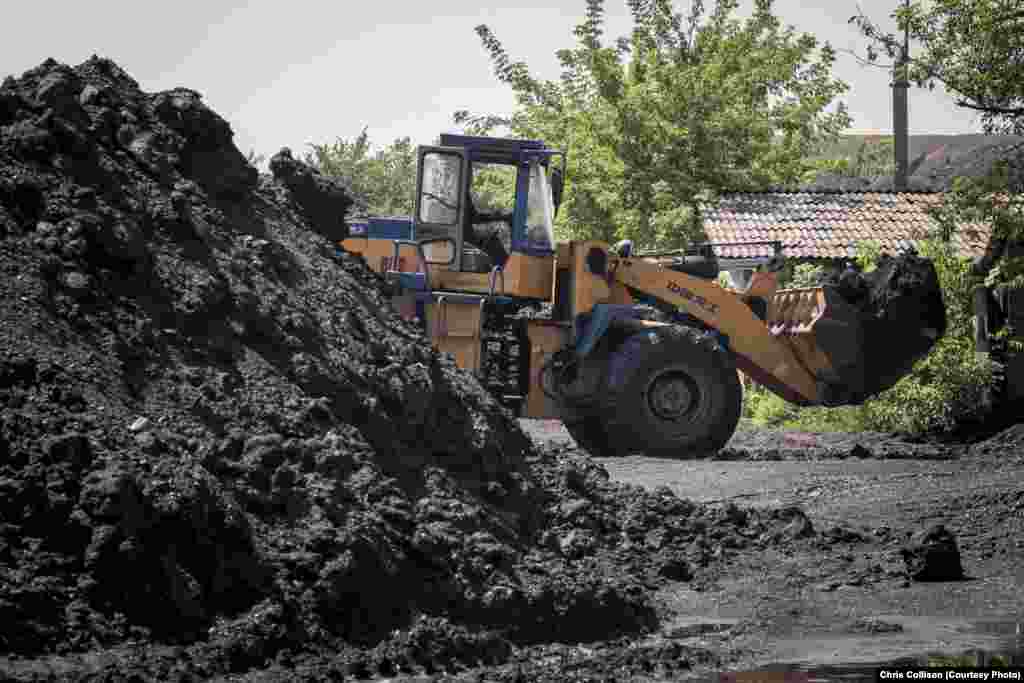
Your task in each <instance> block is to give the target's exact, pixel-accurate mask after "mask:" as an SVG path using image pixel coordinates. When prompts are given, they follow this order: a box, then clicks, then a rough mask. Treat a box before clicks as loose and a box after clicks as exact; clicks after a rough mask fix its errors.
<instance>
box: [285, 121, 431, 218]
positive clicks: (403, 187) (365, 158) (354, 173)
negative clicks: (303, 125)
mask: <svg viewBox="0 0 1024 683" xmlns="http://www.w3.org/2000/svg"><path fill="white" fill-rule="evenodd" d="M310 147H311V149H312V152H311V153H307V154H306V158H305V161H306V163H309V164H311V165H313V166H315V167H316V168H317V169H318V170H319V171H320V172H321V173H323V174H325V175H330V176H334V177H338V178H341V179H342V180H343V181H344V182H345V183H346V185H348V187H349V189H350V190H351V191H352V194H353V195H354V196H355V199H356V203H357V205H358V206H359V207H360V208H361V209H362V210H363V211H365V212H367V213H369V214H373V215H382V216H388V215H408V214H411V213H412V199H413V192H414V189H415V188H414V185H415V183H416V148H415V146H413V144H412V140H411V139H409V138H408V137H404V138H397V139H396V140H395V141H394V142H392V143H391V144H390V145H388V146H387V147H385V148H383V149H381V150H378V151H376V152H373V151H372V150H371V145H370V137H369V134H368V132H367V129H366V128H363V130H362V132H360V134H359V135H358V136H356V137H355V138H354V139H352V140H348V139H345V138H338V139H337V140H335V142H334V143H333V144H322V145H310Z"/></svg>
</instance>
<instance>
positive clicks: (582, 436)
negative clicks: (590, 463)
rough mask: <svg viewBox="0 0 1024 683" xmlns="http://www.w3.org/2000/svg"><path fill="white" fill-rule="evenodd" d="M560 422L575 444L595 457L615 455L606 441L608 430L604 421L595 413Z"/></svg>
mask: <svg viewBox="0 0 1024 683" xmlns="http://www.w3.org/2000/svg"><path fill="white" fill-rule="evenodd" d="M562 424H564V425H565V430H566V431H567V432H569V436H571V437H572V438H573V440H574V441H575V442H576V445H577V446H578V447H580V448H582V449H583V450H585V451H587V452H588V453H590V454H591V455H592V456H594V457H595V458H605V457H611V456H614V455H615V452H613V451H612V450H610V446H609V443H608V430H607V429H605V422H604V420H603V419H601V418H600V417H597V416H595V415H586V416H583V417H578V418H575V419H572V420H566V421H565V422H563V423H562Z"/></svg>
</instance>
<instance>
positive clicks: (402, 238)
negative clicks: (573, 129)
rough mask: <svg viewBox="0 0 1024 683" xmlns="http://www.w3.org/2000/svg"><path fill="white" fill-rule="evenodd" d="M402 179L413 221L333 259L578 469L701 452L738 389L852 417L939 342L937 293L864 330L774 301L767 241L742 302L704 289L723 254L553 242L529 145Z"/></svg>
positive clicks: (805, 296) (811, 304) (557, 192)
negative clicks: (753, 385) (601, 460)
mask: <svg viewBox="0 0 1024 683" xmlns="http://www.w3.org/2000/svg"><path fill="white" fill-rule="evenodd" d="M417 163H418V167H417V181H416V182H417V185H416V194H415V201H414V212H413V216H412V217H410V218H383V217H376V218H370V219H369V220H368V221H367V222H366V223H364V224H363V225H361V226H359V227H361V228H362V229H361V230H360V231H359V232H361V234H359V235H353V236H350V237H349V238H348V239H346V240H344V241H343V242H342V243H341V248H343V249H344V250H346V251H348V252H354V253H359V254H362V255H363V256H364V258H365V259H366V260H367V262H368V263H369V265H370V266H371V267H372V268H373V269H375V270H377V271H378V272H380V273H381V274H382V275H383V276H384V277H385V279H386V282H387V283H389V286H390V291H391V296H392V303H393V304H394V305H395V306H396V308H397V309H398V310H399V311H400V312H401V313H402V315H403V316H405V317H407V318H409V319H416V320H418V321H420V324H422V325H423V327H424V328H425V331H426V333H427V335H428V336H429V338H430V340H431V342H432V343H433V345H434V346H435V347H436V348H437V349H438V350H439V351H442V352H447V353H450V354H452V355H453V356H454V358H455V361H456V362H457V364H458V365H459V366H460V367H462V368H464V369H467V370H470V371H472V372H474V373H477V375H479V376H480V378H481V380H482V381H483V382H484V384H485V385H486V386H487V387H488V388H489V389H490V390H491V391H492V392H493V393H494V395H495V396H496V397H498V399H499V400H501V401H502V402H503V403H505V404H506V405H507V406H509V407H510V408H511V409H512V410H514V411H515V412H516V413H517V414H518V415H519V416H521V417H526V418H541V419H559V420H561V421H562V422H563V423H564V424H565V426H566V427H567V429H568V431H569V433H570V434H571V435H572V436H573V438H574V439H575V440H576V441H577V443H578V444H579V445H580V446H582V447H583V448H585V449H587V450H589V451H590V452H591V453H592V454H594V455H600V456H611V455H621V454H627V453H644V454H647V455H651V456H658V457H671V458H689V457H700V456H701V455H705V454H708V453H710V452H714V451H715V450H717V449H719V448H721V447H722V446H723V445H724V444H725V443H726V442H727V441H728V440H729V439H730V437H731V436H732V434H733V432H734V431H735V429H736V426H737V424H738V421H739V418H740V412H741V403H742V386H741V378H740V374H739V373H743V374H744V375H746V376H747V377H749V378H751V379H752V380H754V381H755V382H757V383H758V384H760V385H762V386H764V387H767V388H768V389H769V390H771V391H772V392H774V393H776V394H777V395H779V396H781V397H782V398H784V399H785V400H787V401H789V402H791V403H793V404H796V405H800V406H813V405H826V406H838V405H850V404H857V403H861V402H863V401H864V400H866V399H867V398H868V397H870V396H872V395H874V394H877V393H878V392H880V391H882V390H884V389H886V388H888V387H889V386H892V385H893V384H895V382H896V381H897V380H898V379H899V378H900V377H902V376H903V375H905V374H906V373H907V372H909V371H910V369H911V367H912V366H913V364H914V362H915V361H917V360H918V359H920V358H921V357H923V356H924V355H925V354H927V353H928V351H929V350H930V349H931V348H932V346H933V345H934V343H935V342H936V340H937V339H938V338H939V337H940V336H941V335H942V334H943V333H944V331H945V325H946V321H945V308H944V306H943V305H942V301H941V293H940V292H939V291H938V287H937V280H935V282H936V285H935V286H934V287H933V288H932V289H933V290H934V291H932V292H930V294H929V296H926V297H923V298H922V297H921V296H917V295H916V294H915V295H913V296H907V297H904V298H903V299H904V300H901V301H898V302H895V303H894V304H893V306H891V307H890V308H892V310H893V311H896V313H895V314H893V315H889V316H888V318H887V317H886V316H885V315H883V316H881V317H879V316H875V317H871V316H868V315H866V314H865V313H864V311H862V310H861V309H859V308H858V307H857V306H856V305H855V302H851V301H850V300H848V298H844V295H843V293H842V291H841V288H840V287H837V286H829V285H824V286H819V287H813V288H800V289H790V290H778V286H777V272H778V270H779V269H780V267H781V265H782V257H781V245H779V244H777V243H773V246H774V247H775V249H774V253H775V255H774V256H772V257H766V258H762V259H759V260H758V262H757V263H756V264H755V265H756V266H757V271H756V272H755V273H754V275H753V277H752V279H751V281H750V282H749V284H748V285H747V286H746V287H744V288H742V289H737V288H731V287H724V286H722V285H720V284H719V282H718V276H719V267H718V261H717V259H716V255H715V249H716V248H717V247H719V246H721V245H716V244H711V243H705V244H698V245H694V246H693V247H691V248H689V249H687V250H684V251H683V252H682V253H672V254H646V255H641V254H638V253H635V250H634V248H633V245H632V243H630V242H628V241H625V242H620V243H618V244H616V245H610V244H608V243H605V242H601V241H596V240H580V241H569V242H561V243H557V242H556V241H555V237H554V232H553V222H554V217H555V213H556V211H557V209H558V205H559V203H560V201H561V195H562V189H563V187H564V182H565V153H564V152H562V151H559V150H552V149H548V148H547V147H546V146H545V145H544V143H543V142H541V141H537V140H520V139H507V138H489V137H476V136H463V135H442V136H441V138H440V144H439V145H434V146H424V147H420V148H419V149H418V161H417ZM495 169H498V170H500V171H501V172H502V173H504V176H503V177H505V178H507V179H508V180H509V183H510V184H512V185H513V188H512V190H514V191H512V190H510V192H509V193H508V194H507V195H506V201H507V203H508V204H510V206H508V207H507V210H506V211H504V212H502V211H499V212H497V213H491V214H486V213H483V212H481V211H480V209H479V208H478V206H477V203H478V202H479V201H480V197H479V196H478V192H477V190H476V188H475V187H474V178H475V177H476V178H479V177H481V176H482V175H485V174H487V173H491V174H492V176H491V177H492V178H493V177H494V175H493V174H494V172H495ZM496 225H497V227H495V226H496ZM928 267H929V268H931V266H930V264H928ZM932 276H934V269H932ZM933 280H934V277H933ZM936 297H938V299H937V303H936ZM894 315H895V318H894V317H893V316H894Z"/></svg>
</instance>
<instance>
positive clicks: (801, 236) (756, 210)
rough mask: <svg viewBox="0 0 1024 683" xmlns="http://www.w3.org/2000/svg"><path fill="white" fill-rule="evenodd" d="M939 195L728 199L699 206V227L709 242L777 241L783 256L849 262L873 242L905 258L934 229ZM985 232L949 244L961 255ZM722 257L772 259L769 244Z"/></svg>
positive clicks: (977, 250)
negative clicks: (860, 248)
mask: <svg viewBox="0 0 1024 683" xmlns="http://www.w3.org/2000/svg"><path fill="white" fill-rule="evenodd" d="M941 197H942V195H941V193H918V192H914V193H911V192H900V193H896V192H850V193H834V192H832V193H825V192H764V193H730V194H725V195H722V196H721V197H720V198H719V200H718V202H717V203H715V204H711V205H708V206H705V207H704V229H705V232H706V233H707V236H708V239H710V240H711V241H712V242H726V243H735V242H745V241H770V240H779V241H781V242H782V243H783V253H784V254H786V255H788V256H795V257H800V258H846V257H851V256H855V255H856V244H857V242H859V241H862V240H869V239H871V240H875V241H877V242H879V243H881V244H882V246H883V248H884V249H888V250H890V251H897V252H902V251H906V250H907V249H909V248H911V247H912V246H913V244H914V241H915V240H918V239H921V238H922V237H923V236H925V235H927V234H928V233H931V232H934V231H936V230H937V229H938V225H937V223H935V221H934V220H933V219H932V218H931V217H930V216H929V215H928V213H927V211H928V209H929V208H930V207H931V206H934V205H935V204H937V203H938V202H939V201H940V200H941ZM988 234H989V229H988V227H987V226H986V225H983V224H978V223H970V224H965V225H964V226H963V229H962V230H960V231H958V233H957V235H956V236H955V237H954V243H955V244H956V245H957V247H958V249H959V250H960V252H961V253H962V254H964V255H965V256H971V257H973V256H977V255H979V254H981V253H982V252H983V251H984V248H985V244H986V242H987V239H988ZM716 252H717V253H718V255H719V257H721V258H723V259H728V258H745V257H746V258H749V257H751V256H767V255H770V254H771V247H770V246H763V247H762V246H758V247H753V246H740V245H729V246H721V247H717V248H716Z"/></svg>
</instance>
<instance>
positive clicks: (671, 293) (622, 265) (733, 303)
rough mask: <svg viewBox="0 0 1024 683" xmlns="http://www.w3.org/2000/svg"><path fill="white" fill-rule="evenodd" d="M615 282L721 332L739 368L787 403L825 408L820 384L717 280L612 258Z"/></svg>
mask: <svg viewBox="0 0 1024 683" xmlns="http://www.w3.org/2000/svg"><path fill="white" fill-rule="evenodd" d="M609 256H611V255H609ZM609 279H610V280H611V281H612V282H618V283H620V284H622V285H624V286H626V287H628V288H630V289H633V290H636V291H638V292H642V293H643V294H645V295H648V296H653V297H655V298H657V299H660V300H662V301H664V302H666V303H668V304H671V305H672V306H675V307H676V308H678V309H679V310H681V311H685V312H686V313H689V314H690V315H692V316H693V317H695V318H697V319H699V320H701V321H702V322H704V323H705V324H706V325H708V327H710V328H713V329H715V330H718V331H719V332H720V333H721V334H723V335H725V336H726V337H728V342H729V343H728V345H729V350H730V351H731V352H732V354H733V355H734V357H735V360H736V366H737V367H738V368H739V369H740V370H742V371H743V372H744V373H746V374H747V375H749V376H750V377H751V378H752V379H754V380H755V381H757V382H758V383H759V384H762V385H763V386H766V387H768V388H769V389H772V390H773V391H774V392H775V393H777V394H779V395H780V396H782V397H783V398H785V399H786V400H787V401H790V402H791V403H794V404H796V405H812V404H817V403H819V402H820V397H819V389H818V382H817V380H816V378H815V377H814V375H813V374H812V373H811V371H809V370H808V369H807V368H806V367H805V366H804V365H803V364H802V363H801V362H800V359H799V358H798V357H797V355H796V354H795V353H794V352H793V350H792V348H791V347H790V346H789V344H787V343H786V341H783V340H782V339H779V338H777V337H776V336H775V335H773V334H772V331H771V329H770V327H769V326H768V325H767V324H766V323H765V322H764V321H762V320H760V319H759V318H758V317H757V316H756V315H755V314H754V312H753V311H752V310H751V308H750V307H749V306H747V304H745V303H744V302H743V301H742V300H741V299H740V298H739V297H738V296H737V295H736V293H734V292H731V291H728V290H725V289H723V288H722V287H720V286H719V285H718V283H716V282H714V281H712V280H705V279H702V278H699V277H693V276H690V275H686V274H685V273H678V272H675V271H672V270H669V269H667V268H665V267H664V266H661V265H659V264H657V263H653V262H650V261H645V260H643V259H641V258H616V257H614V256H611V258H610V262H609ZM766 293H767V294H768V296H769V297H770V296H771V293H768V292H766Z"/></svg>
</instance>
